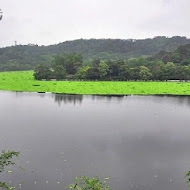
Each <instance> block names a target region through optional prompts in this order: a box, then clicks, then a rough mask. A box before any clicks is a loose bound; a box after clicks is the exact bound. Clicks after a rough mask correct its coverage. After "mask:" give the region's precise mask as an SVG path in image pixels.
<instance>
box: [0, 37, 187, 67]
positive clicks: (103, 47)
mask: <svg viewBox="0 0 190 190" xmlns="http://www.w3.org/2000/svg"><path fill="white" fill-rule="evenodd" d="M186 44H190V39H187V38H186V37H181V36H174V37H172V38H167V37H165V36H158V37H155V38H153V39H142V40H135V39H128V40H122V39H90V40H85V39H79V40H74V41H67V42H63V43H60V44H56V45H50V46H38V45H35V44H28V45H17V46H11V47H6V48H0V71H10V70H30V69H34V68H35V67H36V66H37V65H39V64H41V63H43V64H45V65H47V66H51V62H52V60H53V59H54V56H56V55H57V54H59V55H64V54H70V53H73V52H75V53H77V54H82V55H83V58H84V60H88V59H93V60H95V59H100V60H119V59H121V60H127V59H130V58H139V57H142V56H143V57H150V56H153V55H155V54H157V53H159V52H164V53H165V52H172V51H174V50H176V49H177V48H178V47H179V46H181V45H186Z"/></svg>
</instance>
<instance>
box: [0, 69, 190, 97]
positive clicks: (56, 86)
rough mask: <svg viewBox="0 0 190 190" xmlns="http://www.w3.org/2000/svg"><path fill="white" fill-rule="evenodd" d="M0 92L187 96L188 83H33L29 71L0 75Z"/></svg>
mask: <svg viewBox="0 0 190 190" xmlns="http://www.w3.org/2000/svg"><path fill="white" fill-rule="evenodd" d="M0 90H5V91H23V92H53V93H64V94H89V95H90V94H91V95H92V94H94V95H129V94H134V95H153V94H157V95H162V94H170V95H190V83H188V82H111V81H109V82H101V81H98V82H88V81H81V82H80V81H36V80H34V78H33V72H32V71H18V72H0Z"/></svg>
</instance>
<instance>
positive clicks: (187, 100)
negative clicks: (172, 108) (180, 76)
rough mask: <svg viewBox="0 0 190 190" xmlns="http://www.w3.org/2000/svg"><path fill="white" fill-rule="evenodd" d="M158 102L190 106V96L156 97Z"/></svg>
mask: <svg viewBox="0 0 190 190" xmlns="http://www.w3.org/2000/svg"><path fill="white" fill-rule="evenodd" d="M153 97H157V98H156V100H157V102H163V101H166V102H169V103H174V104H176V105H186V106H190V96H180V95H156V96H153Z"/></svg>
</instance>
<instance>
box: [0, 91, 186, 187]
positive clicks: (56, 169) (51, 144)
mask: <svg viewBox="0 0 190 190" xmlns="http://www.w3.org/2000/svg"><path fill="white" fill-rule="evenodd" d="M0 119H1V124H0V150H4V149H11V150H17V151H20V153H21V154H20V157H19V159H16V162H17V165H16V166H14V167H9V168H8V169H7V170H11V171H12V172H11V173H9V172H5V173H4V174H3V175H1V176H0V179H3V180H7V181H11V184H12V185H14V186H16V189H27V190H34V189H35V190H63V189H64V187H66V186H68V185H69V184H70V183H72V182H73V180H74V178H75V177H76V176H89V177H94V176H99V177H100V179H103V177H109V185H110V187H111V189H112V190H183V189H187V185H186V182H185V177H184V176H185V173H186V172H187V171H188V170H189V169H190V97H185V96H184V97H182V96H178V97H177V96H170V97H167V96H123V97H113V96H110V97H109V96H107V97H106V96H81V95H76V96H75V95H56V94H38V93H16V92H0ZM19 166H20V167H19Z"/></svg>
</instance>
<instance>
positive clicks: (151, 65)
mask: <svg viewBox="0 0 190 190" xmlns="http://www.w3.org/2000/svg"><path fill="white" fill-rule="evenodd" d="M34 77H35V78H36V79H40V80H41V79H46V80H49V79H57V80H120V81H126V80H135V81H136V80H143V81H148V80H160V81H163V80H190V64H189V65H183V64H182V63H181V64H179V63H177V64H176V63H173V62H167V63H164V62H163V61H162V60H151V59H146V58H136V59H129V60H100V59H95V60H91V61H89V62H88V64H86V62H83V59H82V56H81V55H79V54H66V55H63V56H60V55H59V56H55V59H54V61H53V65H52V67H51V68H48V67H47V66H46V65H43V64H40V65H39V66H37V67H36V69H35V73H34Z"/></svg>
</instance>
